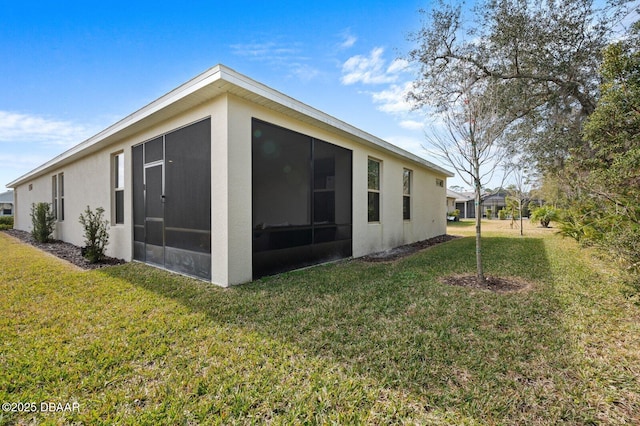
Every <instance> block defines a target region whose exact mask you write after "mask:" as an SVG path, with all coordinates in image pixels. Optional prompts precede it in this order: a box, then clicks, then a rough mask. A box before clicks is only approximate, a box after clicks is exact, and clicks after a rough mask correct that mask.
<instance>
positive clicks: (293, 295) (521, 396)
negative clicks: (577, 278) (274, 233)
mask: <svg viewBox="0 0 640 426" xmlns="http://www.w3.org/2000/svg"><path fill="white" fill-rule="evenodd" d="M483 241H484V250H485V269H486V271H487V274H494V275H502V276H518V277H521V278H524V279H527V280H531V281H534V282H536V283H537V284H536V286H535V288H534V289H532V290H531V291H528V292H523V293H514V294H508V295H498V294H494V293H489V292H483V291H477V290H471V289H465V288H458V287H450V286H447V285H444V284H440V283H439V282H438V278H439V277H442V276H445V275H448V274H457V273H469V272H473V271H474V269H475V261H474V250H475V245H474V240H473V238H463V239H459V240H454V241H451V242H448V243H445V244H442V245H440V246H437V247H433V248H430V249H428V250H425V251H423V252H420V253H417V254H415V255H412V256H410V257H407V258H405V259H403V260H401V261H398V262H395V263H388V264H369V263H365V262H362V261H359V260H353V261H347V262H343V263H339V264H334V265H325V266H320V267H316V268H311V269H307V270H303V271H294V272H290V273H286V274H281V275H279V276H274V277H267V278H264V279H261V280H259V281H256V282H253V283H249V284H246V285H242V286H238V287H234V288H229V289H220V288H216V287H213V286H212V285H210V284H207V283H203V282H200V281H196V280H191V279H188V278H185V277H180V276H177V275H174V274H170V273H167V272H164V271H161V270H158V269H155V268H152V267H149V266H146V265H142V264H136V263H131V264H127V265H124V266H119V267H113V268H107V269H105V270H103V271H102V272H101V273H105V274H108V275H110V276H113V277H117V278H120V279H125V280H127V281H129V282H131V283H133V284H135V285H137V286H140V287H143V288H145V289H149V290H152V291H154V292H156V293H158V294H160V295H162V296H165V297H168V298H171V299H174V300H177V301H179V302H180V303H182V304H183V305H185V306H187V307H189V308H190V309H192V310H194V311H198V312H203V313H205V314H206V315H207V316H208V318H210V319H211V321H212V322H213V323H214V324H216V323H218V324H233V325H235V326H240V327H245V328H247V329H249V330H252V331H257V332H259V333H262V334H264V335H266V336H268V337H270V338H275V339H282V340H283V341H286V342H289V343H292V344H294V345H295V346H296V347H298V348H301V350H303V351H305V352H307V353H308V354H309V355H310V356H322V357H328V358H330V359H332V360H333V361H337V362H339V363H340V364H341V365H345V366H347V367H348V368H349V369H352V370H353V371H356V372H358V373H360V374H363V375H367V376H371V377H374V378H375V379H376V380H378V381H379V382H380V383H381V384H383V385H384V386H387V387H390V388H396V389H400V390H403V391H410V392H412V393H415V394H417V395H420V396H421V397H423V398H425V401H428V404H429V405H432V406H439V407H447V406H451V405H452V404H455V406H456V407H460V409H462V410H463V411H467V412H468V413H469V414H470V415H474V414H475V415H478V412H476V411H478V410H479V411H480V412H482V411H483V410H484V409H488V408H487V407H488V406H491V407H492V408H491V409H492V410H497V411H498V412H503V413H510V412H512V411H514V410H515V411H514V412H516V411H517V410H520V409H521V407H520V408H518V406H517V405H518V404H525V401H524V400H525V399H527V398H528V397H529V396H528V395H529V394H530V393H532V392H533V390H531V389H529V388H531V387H532V386H533V385H532V384H535V383H538V382H540V381H542V380H543V379H545V378H546V379H548V377H549V375H553V374H554V373H553V372H554V371H566V370H567V363H568V362H569V361H568V360H567V357H566V352H565V347H566V344H567V341H566V338H565V333H564V332H563V330H562V327H561V326H560V324H559V320H558V317H557V315H558V311H559V308H558V306H557V303H556V302H555V301H554V300H555V299H554V298H553V295H552V289H551V285H550V281H551V278H550V277H551V275H552V274H551V271H550V270H549V264H548V262H547V259H546V255H545V249H544V244H543V241H542V240H540V239H532V238H529V239H513V238H487V239H483ZM505 389H509V392H510V393H512V396H511V397H505V398H504V399H495V398H494V396H495V395H499V394H502V393H503V392H505ZM545 398H546V397H545ZM514 404H515V405H514ZM527 404H528V403H527ZM537 409H539V410H544V409H545V406H544V404H542V403H540V404H539V407H538V408H537ZM512 414H513V413H512ZM540 415H541V416H543V415H544V413H543V412H541V413H540Z"/></svg>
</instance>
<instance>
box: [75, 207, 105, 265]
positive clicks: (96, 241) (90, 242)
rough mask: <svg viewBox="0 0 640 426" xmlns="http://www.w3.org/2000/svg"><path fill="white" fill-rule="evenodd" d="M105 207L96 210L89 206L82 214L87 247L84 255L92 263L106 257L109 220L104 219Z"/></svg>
mask: <svg viewBox="0 0 640 426" xmlns="http://www.w3.org/2000/svg"><path fill="white" fill-rule="evenodd" d="M103 213H104V209H103V208H102V207H98V208H97V209H96V211H95V212H93V211H91V208H90V207H89V206H87V209H86V210H85V211H84V214H81V215H80V223H81V224H82V226H84V238H85V241H84V243H85V247H84V248H83V249H82V255H83V256H84V257H85V259H87V260H88V261H89V262H90V263H96V262H99V261H100V260H102V258H103V257H104V250H105V247H106V246H107V244H109V233H108V232H107V230H108V229H109V222H108V221H106V220H103V218H102V215H103Z"/></svg>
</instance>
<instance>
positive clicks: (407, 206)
mask: <svg viewBox="0 0 640 426" xmlns="http://www.w3.org/2000/svg"><path fill="white" fill-rule="evenodd" d="M412 175H413V173H412V172H411V170H407V169H404V170H403V171H402V218H403V219H404V220H410V219H411V181H412Z"/></svg>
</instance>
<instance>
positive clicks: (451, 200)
mask: <svg viewBox="0 0 640 426" xmlns="http://www.w3.org/2000/svg"><path fill="white" fill-rule="evenodd" d="M456 198H457V194H456V193H455V192H453V191H452V190H450V189H447V214H448V213H451V212H452V211H454V210H455V209H456Z"/></svg>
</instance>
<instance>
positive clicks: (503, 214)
mask: <svg viewBox="0 0 640 426" xmlns="http://www.w3.org/2000/svg"><path fill="white" fill-rule="evenodd" d="M506 218H507V211H506V210H505V209H500V210H498V219H500V220H505V219H506Z"/></svg>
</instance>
